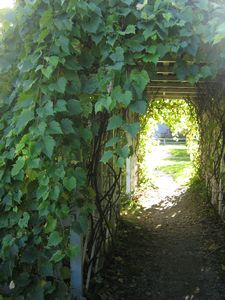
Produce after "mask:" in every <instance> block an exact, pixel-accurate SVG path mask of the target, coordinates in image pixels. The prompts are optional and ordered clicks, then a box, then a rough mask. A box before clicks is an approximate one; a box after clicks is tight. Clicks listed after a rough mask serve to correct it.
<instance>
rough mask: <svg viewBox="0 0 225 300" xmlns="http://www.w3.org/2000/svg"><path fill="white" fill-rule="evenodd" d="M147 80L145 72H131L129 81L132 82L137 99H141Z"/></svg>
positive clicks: (135, 70)
mask: <svg viewBox="0 0 225 300" xmlns="http://www.w3.org/2000/svg"><path fill="white" fill-rule="evenodd" d="M149 80H150V79H149V76H148V73H147V71H145V70H142V71H139V70H137V69H134V70H132V71H131V74H130V81H131V82H132V85H133V86H134V88H135V90H136V92H137V95H138V97H139V98H141V97H142V93H143V91H144V89H145V88H146V86H147V84H148V83H149Z"/></svg>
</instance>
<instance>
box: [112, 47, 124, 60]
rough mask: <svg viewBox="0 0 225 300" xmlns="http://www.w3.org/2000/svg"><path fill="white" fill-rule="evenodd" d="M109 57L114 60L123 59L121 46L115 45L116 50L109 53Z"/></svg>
mask: <svg viewBox="0 0 225 300" xmlns="http://www.w3.org/2000/svg"><path fill="white" fill-rule="evenodd" d="M110 58H111V59H112V60H113V61H114V62H123V61H124V50H123V48H122V47H116V51H115V52H114V53H113V54H111V55H110Z"/></svg>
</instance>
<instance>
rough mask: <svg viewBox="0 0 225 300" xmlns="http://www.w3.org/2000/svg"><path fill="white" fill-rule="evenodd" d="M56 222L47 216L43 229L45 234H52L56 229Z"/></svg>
mask: <svg viewBox="0 0 225 300" xmlns="http://www.w3.org/2000/svg"><path fill="white" fill-rule="evenodd" d="M56 225H57V220H56V219H55V218H53V216H51V215H49V216H48V221H47V226H46V227H45V232H46V233H50V232H53V231H54V230H55V228H56Z"/></svg>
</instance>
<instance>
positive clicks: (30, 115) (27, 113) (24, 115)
mask: <svg viewBox="0 0 225 300" xmlns="http://www.w3.org/2000/svg"><path fill="white" fill-rule="evenodd" d="M33 119H34V112H33V111H32V110H30V109H29V108H28V109H24V110H23V111H22V112H21V114H20V115H19V116H18V118H17V122H16V131H17V133H19V132H21V131H22V130H23V129H24V128H25V127H26V126H27V124H28V123H29V122H30V121H31V120H33Z"/></svg>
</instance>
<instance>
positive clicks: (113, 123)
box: [107, 116, 123, 130]
mask: <svg viewBox="0 0 225 300" xmlns="http://www.w3.org/2000/svg"><path fill="white" fill-rule="evenodd" d="M122 124H123V119H122V118H121V117H120V116H112V117H111V118H110V119H109V123H108V126H107V130H112V129H116V128H119V127H121V125H122Z"/></svg>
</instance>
